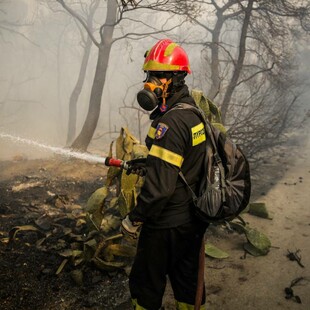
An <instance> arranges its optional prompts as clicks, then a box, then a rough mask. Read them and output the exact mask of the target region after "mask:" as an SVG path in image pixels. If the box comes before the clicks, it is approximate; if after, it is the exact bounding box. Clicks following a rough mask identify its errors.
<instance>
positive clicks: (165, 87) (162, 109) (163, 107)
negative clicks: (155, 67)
mask: <svg viewBox="0 0 310 310" xmlns="http://www.w3.org/2000/svg"><path fill="white" fill-rule="evenodd" d="M171 83H172V78H171V79H169V80H168V81H167V82H166V83H165V84H164V85H163V94H162V98H163V103H162V104H161V105H160V107H159V109H160V112H166V111H167V108H168V107H167V105H166V98H167V97H168V87H169V85H170V84H171Z"/></svg>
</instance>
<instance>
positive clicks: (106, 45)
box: [71, 0, 118, 151]
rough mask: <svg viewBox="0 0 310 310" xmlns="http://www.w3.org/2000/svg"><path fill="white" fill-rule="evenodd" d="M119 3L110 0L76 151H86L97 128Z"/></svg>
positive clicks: (73, 146)
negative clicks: (85, 114) (87, 106)
mask: <svg viewBox="0 0 310 310" xmlns="http://www.w3.org/2000/svg"><path fill="white" fill-rule="evenodd" d="M117 7H118V6H117V2H116V1H115V0H108V7H107V15H106V22H105V24H104V28H103V33H102V35H101V43H100V45H99V49H98V60H97V66H96V72H95V77H94V82H93V86H92V89H91V95H90V102H89V108H88V113H87V116H86V120H85V123H84V125H83V128H82V130H81V132H80V134H79V135H78V137H77V138H76V139H75V140H74V142H73V143H72V145H71V147H72V148H73V149H76V150H80V151H86V150H87V147H88V145H89V143H90V141H91V139H92V137H93V135H94V132H95V130H96V127H97V123H98V119H99V115H100V108H101V98H102V92H103V87H104V84H105V79H106V73H107V68H108V63H109V56H110V51H111V47H112V43H113V40H112V38H113V31H114V27H115V22H116V12H117Z"/></svg>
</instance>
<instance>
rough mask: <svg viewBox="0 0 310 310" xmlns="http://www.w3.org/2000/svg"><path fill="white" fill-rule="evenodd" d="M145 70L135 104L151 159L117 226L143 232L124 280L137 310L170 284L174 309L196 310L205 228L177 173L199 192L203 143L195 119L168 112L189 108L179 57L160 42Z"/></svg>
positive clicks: (157, 302)
mask: <svg viewBox="0 0 310 310" xmlns="http://www.w3.org/2000/svg"><path fill="white" fill-rule="evenodd" d="M143 70H144V72H145V73H146V80H145V81H144V82H145V84H144V88H143V89H142V90H141V91H139V92H138V94H137V100H138V103H139V105H140V106H141V107H142V108H143V109H145V110H147V111H152V113H151V114H150V119H151V120H152V124H151V127H150V130H149V132H148V135H147V138H146V145H147V147H148V148H149V154H148V156H147V159H146V166H145V182H144V185H143V187H142V188H141V192H140V194H139V196H138V198H137V205H136V207H135V208H134V209H133V210H132V211H131V212H130V213H129V214H128V215H127V216H126V217H125V218H124V219H123V221H122V225H121V229H122V232H123V233H124V234H128V235H130V236H131V237H134V238H135V237H137V234H138V231H139V230H140V229H141V231H140V234H139V240H138V246H137V254H136V257H135V260H134V263H133V266H132V269H131V273H130V276H129V288H130V293H131V298H132V302H133V305H134V309H136V310H143V309H147V310H158V309H160V308H161V305H162V298H163V295H164V292H165V287H166V279H167V276H168V277H169V280H170V283H171V287H172V289H173V292H174V297H175V301H176V308H177V309H180V310H183V309H194V304H195V296H196V289H197V279H198V269H199V268H198V266H199V264H198V262H199V252H200V247H201V243H202V240H203V237H204V232H205V229H206V226H205V224H203V223H201V222H199V221H198V220H197V219H196V218H195V215H194V214H193V212H192V210H193V208H192V203H193V202H192V195H191V193H190V191H189V189H188V188H187V186H186V185H185V184H184V183H183V181H182V180H181V178H180V177H179V171H180V170H181V171H182V172H183V174H184V175H185V178H186V180H187V182H188V184H190V186H191V188H192V189H193V190H194V191H197V189H198V185H199V180H200V178H201V171H202V166H203V160H204V154H205V149H206V145H205V143H206V135H205V132H204V126H203V123H202V122H201V120H200V118H199V116H198V115H196V114H195V113H194V112H193V111H191V110H188V109H178V108H173V107H175V106H176V105H177V104H178V103H187V104H190V105H193V106H195V102H194V100H193V98H192V97H191V96H190V94H189V90H188V87H187V85H186V84H185V77H186V75H187V74H190V73H191V71H190V65H189V61H188V56H187V54H186V52H185V51H184V49H183V48H182V47H181V46H179V45H178V44H176V43H174V42H172V41H171V40H169V39H164V40H160V41H158V42H157V43H156V44H155V45H154V46H153V47H152V48H151V49H150V50H149V51H148V52H147V53H146V54H145V61H144V65H143ZM172 108H173V109H172ZM138 170H140V169H138ZM204 291H205V290H203V296H202V305H203V304H204V303H205V293H204ZM203 308H204V307H203V306H201V309H203Z"/></svg>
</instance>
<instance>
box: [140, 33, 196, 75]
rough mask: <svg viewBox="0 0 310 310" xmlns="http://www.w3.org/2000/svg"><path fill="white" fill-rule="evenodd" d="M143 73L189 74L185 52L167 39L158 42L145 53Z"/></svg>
mask: <svg viewBox="0 0 310 310" xmlns="http://www.w3.org/2000/svg"><path fill="white" fill-rule="evenodd" d="M143 70H144V71H185V72H187V73H191V70H190V66H189V61H188V57H187V54H186V52H185V51H184V49H183V48H182V47H181V46H179V45H178V44H176V43H174V42H173V41H171V40H169V39H164V40H160V41H158V42H157V43H156V44H155V45H154V46H153V47H152V48H151V49H150V50H149V51H147V53H146V57H145V60H144V65H143Z"/></svg>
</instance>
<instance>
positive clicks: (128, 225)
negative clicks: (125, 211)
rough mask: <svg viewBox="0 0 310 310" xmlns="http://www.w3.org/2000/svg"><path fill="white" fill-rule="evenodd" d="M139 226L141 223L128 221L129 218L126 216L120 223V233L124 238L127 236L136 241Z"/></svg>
mask: <svg viewBox="0 0 310 310" xmlns="http://www.w3.org/2000/svg"><path fill="white" fill-rule="evenodd" d="M141 225H142V222H132V221H131V220H130V219H129V216H128V215H126V217H125V218H124V219H123V220H122V222H121V233H122V234H123V235H124V236H129V237H130V238H133V239H137V238H138V231H139V228H140V227H141Z"/></svg>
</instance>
